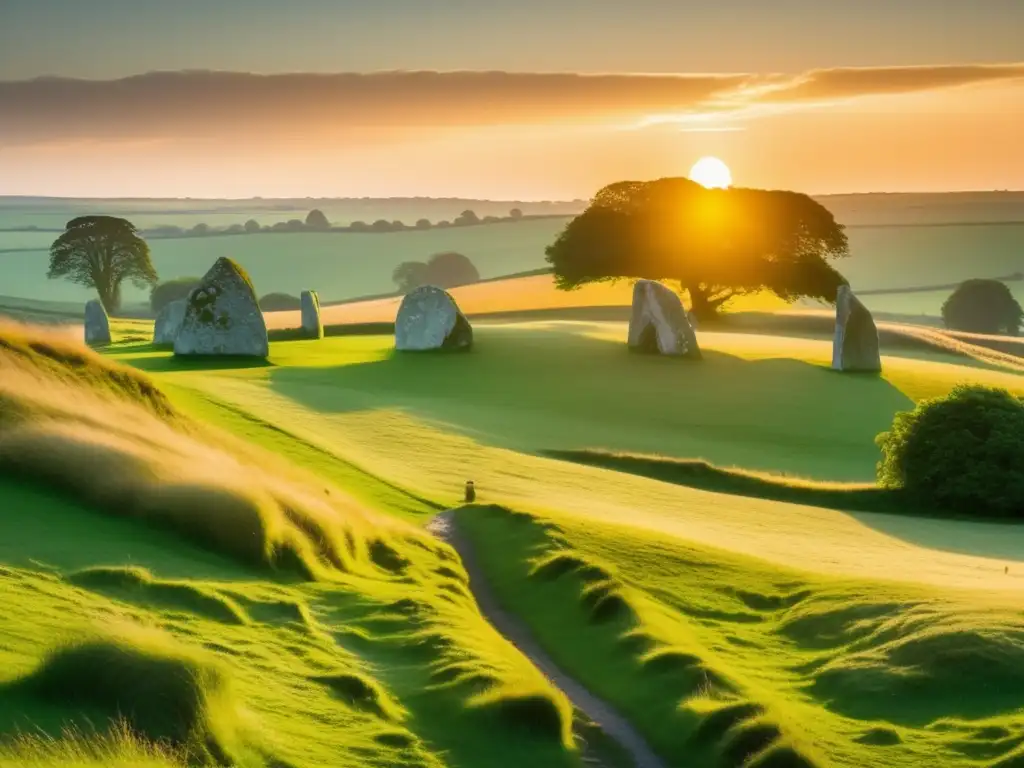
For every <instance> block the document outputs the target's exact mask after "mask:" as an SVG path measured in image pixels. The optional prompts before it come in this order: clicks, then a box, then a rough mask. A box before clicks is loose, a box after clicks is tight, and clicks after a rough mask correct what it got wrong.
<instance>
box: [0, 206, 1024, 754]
mask: <svg viewBox="0 0 1024 768" xmlns="http://www.w3.org/2000/svg"><path fill="white" fill-rule="evenodd" d="M303 204H304V205H305V203H303ZM125 205H126V206H128V208H126V210H129V208H130V209H131V210H132V211H135V213H136V214H137V215H138V216H139V218H140V220H143V219H144V221H143V222H142V223H144V224H150V225H151V224H154V223H160V222H161V221H164V219H162V218H161V217H165V216H176V217H177V218H176V219H175V221H174V222H173V223H175V224H181V223H182V222H183V218H182V217H186V218H187V216H190V215H193V214H194V215H196V216H197V217H201V218H200V219H199V220H202V221H206V222H208V223H215V221H216V219H212V218H210V216H211V215H214V216H223V217H233V216H235V215H236V214H238V213H240V212H241V208H239V207H237V206H235V205H226V206H225V210H222V211H216V212H212V211H210V210H207V209H203V208H202V207H201V206H197V207H195V208H194V209H190V208H188V206H187V205H186V201H180V205H178V204H176V205H175V206H171V207H169V208H167V209H166V210H157V209H153V210H146V209H145V206H144V205H143V204H142V203H138V204H136V203H132V204H131V205H137V206H139V207H136V208H131V205H129V204H128V203H125ZM238 205H241V204H240V203H239V204H238ZM850 205H852V203H850ZM346 210H347V209H346ZM851 210H852V209H851ZM42 213H43V212H40V211H37V212H36V214H38V215H39V216H42ZM480 213H481V214H483V213H485V211H483V210H481V211H480ZM52 214H53V211H50V212H49V213H48V214H47V215H52ZM277 214H280V215H282V216H285V218H294V215H293V214H292V212H290V211H286V210H284V209H280V210H276V213H275V214H274V215H277ZM4 215H6V214H4ZM253 215H255V213H253ZM331 215H333V216H335V217H337V216H341V215H342V212H341V211H340V209H339V211H334V212H333V213H332V214H331ZM865 215H866V214H865ZM396 217H397V216H396ZM259 218H260V219H261V221H262V222H263V223H272V219H271V217H270V214H269V213H268V215H267V216H266V217H263V216H260V217H259ZM354 218H372V217H370V216H366V217H358V216H354ZM39 220H40V221H42V219H41V218H40V219H39ZM225 221H226V218H225ZM858 221H859V223H862V224H863V223H864V222H863V221H860V220H858ZM0 223H2V219H0ZM168 223H170V222H168ZM231 223H237V222H235V221H232V222H231ZM887 223H889V224H891V223H893V222H891V221H890V222H887ZM896 223H899V222H896ZM932 223H935V222H932ZM940 223H941V222H940ZM563 225H564V220H558V219H543V220H541V219H536V220H526V221H522V222H518V223H507V224H493V225H483V226H476V227H466V228H458V229H450V230H433V231H421V232H405V233H391V234H375V235H358V234H348V233H333V234H312V233H304V234H302V233H300V234H296V233H290V234H267V235H254V236H239V237H220V238H193V239H178V240H156V239H154V241H153V242H152V248H153V254H154V261H155V263H156V266H157V269H158V270H159V272H160V274H161V276H162V277H164V278H169V277H175V276H183V275H199V274H202V273H204V272H205V271H206V270H207V269H208V268H209V266H210V265H211V264H212V263H213V261H214V260H215V259H216V258H217V257H219V256H233V257H235V258H237V259H238V261H239V262H240V263H241V264H242V265H243V267H245V268H246V270H247V271H248V272H249V273H250V275H251V277H252V279H253V281H254V283H255V285H256V287H257V291H258V293H259V294H260V295H263V294H266V293H270V292H285V293H292V294H295V295H297V294H298V293H299V292H300V291H301V290H304V289H307V288H312V289H316V290H318V291H319V293H320V296H321V299H322V301H323V302H324V306H323V308H322V321H323V324H324V325H325V326H327V331H328V333H327V337H326V338H325V339H322V340H317V341H286V340H285V339H287V338H289V337H290V336H291V335H294V334H291V333H289V331H291V330H293V329H295V328H296V327H297V326H298V325H299V313H297V312H274V313H268V314H266V316H265V317H266V320H267V324H268V327H269V328H270V330H271V344H270V355H269V359H267V360H262V359H260V360H249V361H245V360H240V359H238V358H200V359H194V358H193V359H181V358H176V357H175V356H174V355H173V354H172V353H171V352H170V351H168V350H166V349H156V348H154V347H153V346H152V344H151V339H152V334H153V321H152V320H146V319H131V318H126V317H116V318H114V320H113V322H112V336H113V343H112V344H111V345H110V346H108V347H105V348H103V349H102V350H99V351H90V350H86V349H85V348H84V347H82V346H81V344H80V340H81V337H82V327H81V325H79V324H78V323H79V318H80V316H81V302H83V301H84V300H85V299H86V298H90V296H89V293H88V291H85V290H84V289H79V288H77V287H75V286H72V285H70V284H67V283H61V282H54V281H48V280H47V279H46V277H45V273H46V259H47V254H46V251H45V249H46V247H47V246H48V239H49V238H51V237H52V234H48V233H39V232H36V233H31V232H0V297H2V298H0V313H4V314H10V315H12V316H14V317H16V318H22V319H31V320H35V321H38V322H43V321H53V322H60V321H62V322H65V323H66V324H64V325H55V326H51V327H50V328H49V330H42V329H41V328H39V327H33V326H29V325H15V324H13V323H10V324H5V325H0V509H2V510H3V514H0V599H2V603H3V607H4V617H5V621H4V622H0V768H30V767H31V768H36V767H37V766H38V767H39V768H43V767H44V766H45V767H46V768H51V767H54V768H57V767H59V768H101V767H102V768H110V767H111V766H123V767H124V768H129V767H131V768H136V767H139V766H141V767H143V768H148V767H149V766H153V767H154V768H156V767H159V768H193V767H196V766H211V767H212V766H215V765H225V766H226V765H231V766H238V767H239V768H319V766H344V767H346V768H365V767H368V766H375V767H379V768H386V767H392V766H403V768H404V767H405V766H409V767H410V768H475V767H476V766H483V765H486V766H494V767H495V768H518V766H525V765H538V766H543V767H544V768H584V767H585V766H586V767H587V768H592V767H594V766H597V767H598V768H627V766H628V765H629V764H630V762H629V759H628V756H626V757H624V754H623V749H626V751H630V750H635V743H636V742H635V740H634V739H633V738H632V736H633V735H636V738H637V739H641V740H642V741H643V742H644V744H645V746H646V747H649V748H650V749H651V750H653V752H654V753H656V755H657V760H656V762H655V763H653V765H655V766H660V765H664V766H666V767H672V768H674V767H675V766H685V767H687V768H689V767H690V766H701V767H704V766H706V767H707V768H830V767H832V766H837V767H838V768H862V767H863V766H873V765H878V766H894V767H897V768H902V767H903V766H906V768H914V767H916V766H919V765H936V766H951V767H952V768H1014V767H1015V766H1020V765H1024V715H1022V714H1021V712H1022V711H1024V710H1022V706H1024V699H1022V696H1021V693H1020V690H1021V688H1020V683H1021V676H1020V672H1019V670H1020V669H1021V668H1022V667H1021V665H1022V662H1024V644H1022V641H1021V635H1020V631H1019V627H1018V625H1019V623H1020V622H1019V613H1020V610H1019V603H1020V599H1021V595H1022V594H1024V527H1021V526H1020V525H1019V524H1016V523H1013V522H1001V523H996V522H991V521H987V520H984V519H981V518H979V517H977V516H975V515H973V514H972V512H971V511H970V510H961V511H960V512H959V513H956V514H954V513H951V512H950V511H949V510H944V509H943V510H940V509H935V508H931V507H929V506H927V505H924V504H918V503H914V504H911V503H910V502H909V501H908V500H907V496H906V495H905V494H903V493H902V492H901V491H900V490H894V489H891V488H882V487H880V486H879V485H877V484H876V482H875V478H876V472H877V463H878V461H879V458H880V450H879V447H878V446H877V445H876V436H877V435H878V434H879V433H881V432H884V431H886V430H888V429H889V428H890V426H891V425H892V423H893V419H894V417H895V416H896V414H898V413H900V412H903V411H907V410H909V409H912V408H913V407H914V406H915V404H916V403H918V402H920V401H922V400H925V399H928V398H932V397H940V396H944V395H946V394H948V393H949V392H950V391H951V390H952V389H953V388H954V387H955V386H956V385H958V384H961V383H965V382H967V383H976V384H984V385H989V386H994V387H1000V388H1005V389H1007V390H1009V391H1011V392H1012V393H1014V394H1017V395H1021V396H1024V362H1022V358H1021V355H1020V353H1021V348H1020V347H1019V345H1017V344H1016V343H1015V341H1014V340H1013V339H1010V338H1008V337H1007V338H999V339H994V338H988V337H985V338H982V337H975V338H967V337H966V336H965V335H962V334H961V335H956V334H947V333H944V332H942V331H940V330H937V329H934V328H925V327H921V326H909V325H906V324H904V321H905V320H906V318H907V317H913V316H915V315H918V316H922V317H928V318H931V319H929V320H928V322H934V317H935V315H937V314H938V308H939V306H941V302H942V301H944V300H945V296H946V295H948V292H947V291H945V290H941V291H929V292H905V293H888V294H879V295H872V294H871V293H870V292H869V293H868V294H867V295H865V296H864V300H865V303H866V304H867V306H868V307H869V308H871V309H872V310H873V311H874V312H875V313H876V316H877V317H878V320H879V328H880V331H881V333H880V339H881V345H882V349H881V352H882V362H883V371H882V373H881V375H877V376H876V375H860V374H840V373H837V372H835V371H832V370H831V368H830V363H831V358H832V343H831V333H832V324H833V322H834V321H833V314H832V312H833V311H832V309H831V308H828V307H826V308H822V307H820V306H812V305H811V304H810V303H806V304H796V305H787V304H785V303H784V302H782V301H780V300H779V299H777V298H775V297H773V296H767V295H762V294H757V295H750V296H743V297H740V298H737V299H736V300H734V301H733V302H731V303H730V304H729V306H728V307H727V310H728V314H727V316H726V317H725V318H723V319H721V320H720V321H719V322H709V323H704V324H703V325H702V327H699V328H698V330H697V334H698V339H699V343H700V347H701V350H702V354H703V359H702V360H701V361H699V362H694V361H690V360H680V359H671V358H664V357H658V356H646V355H636V354H632V353H630V352H629V351H628V349H627V347H626V344H625V340H626V336H627V325H626V323H625V322H623V321H622V319H623V318H624V317H625V316H626V313H627V312H628V308H629V305H630V302H631V298H632V285H631V284H630V283H629V282H628V281H621V282H619V283H605V284H599V285H589V286H585V287H583V288H580V289H578V290H575V291H568V292H564V291H558V290H556V288H555V286H554V282H553V279H552V276H551V275H548V274H533V275H528V276H522V277H517V278H513V279H504V280H502V279H499V280H489V281H485V282H481V283H476V284H473V285H466V286H462V287H457V288H454V289H452V291H451V293H452V295H453V296H454V297H455V299H456V301H457V302H458V304H459V306H460V308H461V310H462V311H463V312H464V313H465V314H466V315H468V316H469V317H470V319H471V321H472V323H473V326H474V334H473V335H474V345H473V348H472V350H471V351H470V352H468V353H466V354H458V355H450V354H436V355H435V354H399V353H396V352H395V350H394V338H393V336H392V335H390V334H389V333H388V332H387V331H388V324H390V323H392V322H393V321H394V319H395V314H396V312H397V309H398V304H399V299H397V298H383V299H372V298H371V299H369V300H358V301H351V302H347V303H337V304H334V305H330V303H329V302H331V301H332V300H343V299H351V298H358V297H360V296H371V297H372V296H373V295H379V294H386V293H388V292H390V291H391V290H392V289H393V287H394V286H393V285H392V284H391V281H390V280H391V271H392V270H393V268H394V267H395V266H396V265H397V264H398V263H400V262H402V261H406V260H411V259H416V260H421V259H425V258H426V257H428V256H430V255H431V254H432V253H436V252H438V251H444V250H454V251H459V252H461V253H464V254H465V255H467V256H469V257H470V258H471V259H472V260H473V262H474V263H475V264H476V266H477V268H478V269H479V271H480V273H481V275H482V276H483V277H484V278H494V277H500V276H502V275H507V274H511V273H516V272H524V271H528V270H536V269H538V268H540V267H543V266H544V260H543V253H544V247H545V246H546V245H547V244H548V243H550V241H551V240H552V239H553V238H554V236H555V234H557V232H558V231H559V229H560V228H561V227H562V226H563ZM58 226H59V225H58ZM849 235H850V240H851V247H852V250H853V254H854V255H853V256H852V257H851V258H850V259H848V260H847V261H845V262H844V263H842V264H840V265H839V267H840V269H841V270H842V271H843V273H844V274H846V275H847V276H848V277H849V278H850V279H851V281H852V283H853V285H854V287H855V288H859V289H862V290H867V291H870V290H871V289H879V288H881V289H885V288H890V289H891V288H900V287H908V288H909V287H914V286H920V285H937V284H942V283H945V282H956V281H958V280H961V279H964V278H967V277H976V276H982V277H986V276H992V277H995V276H1007V275H1010V274H1012V273H1013V272H1015V271H1019V270H1020V268H1021V264H1020V263H1018V262H1019V255H1020V254H1021V253H1024V225H1020V224H991V225H984V224H977V223H975V224H972V225H967V224H955V225H949V226H929V227H905V226H895V227H894V226H878V227H859V226H858V227H854V228H851V229H850V231H849ZM8 237H9V240H5V239H4V238H8ZM26 248H27V249H30V250H29V251H24V252H22V251H20V250H15V249H26ZM968 249H973V250H972V251H971V252H972V254H974V256H972V257H971V258H967V257H965V255H964V254H965V252H966V251H967V250H968ZM1011 285H1015V286H1019V285H1020V284H1019V283H1011ZM125 296H126V299H127V300H128V301H129V302H134V303H135V306H136V308H138V306H139V305H140V303H142V302H144V301H145V298H146V294H145V291H142V290H138V289H134V288H131V289H127V288H126V293H125ZM68 321H70V322H68ZM347 326H354V327H347ZM360 326H361V327H360ZM467 481H473V482H474V484H475V488H476V494H477V496H476V503H472V504H466V503H465V501H464V493H465V488H466V483H467ZM439 521H440V523H441V525H439ZM446 525H447V526H450V527H448V528H445V526H446ZM445 531H447V532H448V533H445ZM453 531H454V533H452V532H453ZM445 535H447V536H448V537H449V538H447V539H445V538H442V536H445ZM492 598H493V599H492ZM495 607H496V608H495ZM495 609H497V610H498V611H502V612H504V616H505V618H506V620H507V621H509V622H511V626H512V627H513V630H514V631H512V632H509V631H508V629H507V626H508V625H505V624H502V623H501V622H494V623H492V622H491V621H488V619H487V618H486V616H491V617H493V611H494V610H495ZM503 627H504V628H503ZM527 636H528V637H530V638H532V639H533V640H534V641H536V643H537V644H538V645H539V646H540V647H541V648H542V649H543V651H544V652H545V653H547V654H548V655H549V656H550V657H551V658H552V659H553V660H554V662H555V663H556V664H557V665H558V667H559V668H560V670H561V671H560V673H559V674H558V675H552V674H551V673H550V671H548V670H546V666H545V662H543V661H541V660H539V659H538V657H537V655H536V653H534V652H532V651H531V650H530V647H531V646H530V645H529V644H524V643H523V642H522V638H523V637H527ZM517 638H518V639H517ZM580 686H582V687H583V688H585V689H586V691H585V692H584V693H585V694H586V696H584V697H583V698H581V695H580ZM586 692H589V693H586ZM591 694H592V695H595V696H597V697H600V699H601V701H600V702H598V704H599V705H600V706H602V707H603V706H607V707H611V708H613V709H614V710H615V711H616V712H617V713H618V714H619V715H621V717H622V718H623V719H622V721H621V723H625V726H624V727H625V729H626V730H625V736H626V737H625V738H624V737H623V730H622V728H623V726H622V725H621V723H620V724H619V725H616V724H615V723H614V722H613V723H612V726H611V727H609V726H607V721H606V727H605V732H604V733H603V734H602V733H601V732H600V730H599V729H596V728H595V726H594V724H593V723H592V722H591V721H590V720H589V718H588V716H587V715H586V714H585V712H584V710H585V709H587V708H588V706H589V707H590V708H591V709H593V702H592V701H591V700H590V699H591ZM598 711H600V710H598ZM615 740H617V741H618V742H619V745H618V746H615V745H614V744H613V743H612V742H613V741H615ZM630 744H632V745H633V746H629V745H630ZM633 754H634V755H635V754H637V752H635V751H633Z"/></svg>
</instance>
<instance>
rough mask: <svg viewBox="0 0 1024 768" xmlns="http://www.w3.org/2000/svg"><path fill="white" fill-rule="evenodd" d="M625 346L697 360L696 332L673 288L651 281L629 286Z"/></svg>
mask: <svg viewBox="0 0 1024 768" xmlns="http://www.w3.org/2000/svg"><path fill="white" fill-rule="evenodd" d="M629 348H630V349H631V350H634V351H636V352H646V353H652V354H661V355H671V356H674V357H687V358H691V359H693V360H699V359H701V357H702V356H701V352H700V346H699V345H698V344H697V334H696V333H694V331H693V326H691V325H690V321H689V320H688V319H687V316H686V310H685V309H683V302H682V301H680V299H679V296H677V295H676V293H675V292H674V291H672V290H671V289H669V288H667V287H666V286H664V285H662V284H661V283H659V282H656V281H654V280H637V281H636V285H634V286H633V312H632V314H631V315H630V318H629Z"/></svg>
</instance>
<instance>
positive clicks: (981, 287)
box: [942, 280, 1024, 336]
mask: <svg viewBox="0 0 1024 768" xmlns="http://www.w3.org/2000/svg"><path fill="white" fill-rule="evenodd" d="M942 321H943V322H944V323H945V324H946V327H947V328H951V329H953V330H957V331H968V332H970V333H987V334H1003V333H1005V334H1009V335H1011V336H1016V335H1017V334H1018V333H1020V326H1021V323H1022V322H1024V309H1021V306H1020V304H1019V303H1018V302H1017V300H1016V299H1015V298H1014V297H1013V293H1011V291H1010V289H1009V288H1008V287H1007V286H1006V283H1002V282H1000V281H999V280H967V281H965V282H963V283H961V284H960V286H959V287H958V288H957V289H956V290H955V291H953V293H952V294H951V295H950V297H949V298H948V299H946V301H945V303H944V304H943V305H942Z"/></svg>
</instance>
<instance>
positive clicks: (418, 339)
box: [395, 285, 473, 352]
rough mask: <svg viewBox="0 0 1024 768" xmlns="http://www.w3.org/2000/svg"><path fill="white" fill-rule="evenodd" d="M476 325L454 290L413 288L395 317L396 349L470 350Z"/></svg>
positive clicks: (429, 286) (403, 300)
mask: <svg viewBox="0 0 1024 768" xmlns="http://www.w3.org/2000/svg"><path fill="white" fill-rule="evenodd" d="M472 345H473V328H472V327H471V326H470V324H469V321H468V320H467V319H466V317H465V315H463V314H462V312H461V311H460V310H459V305H458V304H456V303H455V299H454V298H453V297H452V295H451V294H450V293H448V292H447V291H445V290H442V289H441V288H437V287H435V286H433V285H424V286H421V287H419V288H417V289H416V290H414V291H410V292H409V293H407V294H406V295H405V298H404V299H402V304H401V305H400V306H399V307H398V315H397V316H396V318H395V349H398V350H403V351H417V352H422V351H426V350H431V349H447V350H468V349H469V348H470V347H472Z"/></svg>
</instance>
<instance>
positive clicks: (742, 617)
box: [457, 508, 1024, 768]
mask: <svg viewBox="0 0 1024 768" xmlns="http://www.w3.org/2000/svg"><path fill="white" fill-rule="evenodd" d="M457 519H458V521H459V524H460V525H461V526H462V527H463V528H464V529H465V530H467V531H468V532H469V534H470V535H471V537H472V539H473V542H474V545H475V547H476V549H477V551H478V553H479V554H480V556H481V561H482V562H483V563H484V564H485V566H484V567H485V569H486V571H487V573H488V580H489V582H490V583H491V585H492V586H493V588H495V589H496V590H497V591H498V592H499V594H500V597H501V599H502V601H503V603H504V604H505V605H506V606H507V607H508V608H509V609H511V610H514V611H515V612H516V613H517V614H519V615H521V616H524V617H526V618H527V620H528V622H529V624H530V627H531V629H532V630H533V632H534V634H535V635H536V636H537V637H538V638H539V639H540V640H541V641H542V642H543V643H544V645H545V646H546V647H547V648H548V649H549V650H550V652H551V653H552V654H554V655H556V657H557V661H558V663H559V664H560V665H561V666H563V667H564V668H565V669H568V670H571V671H572V672H574V673H575V674H576V676H577V677H578V678H580V679H583V680H586V681H587V683H588V685H590V686H591V687H592V688H593V690H595V691H596V692H597V693H598V694H599V695H601V696H603V697H605V698H606V699H607V700H609V701H612V702H614V703H615V704H616V705H618V706H619V707H620V709H621V710H622V711H624V712H627V713H629V715H630V716H631V717H632V719H633V721H634V722H635V723H636V724H637V725H638V727H640V728H641V730H642V731H643V732H644V734H645V735H646V736H647V738H648V739H649V741H650V742H651V744H652V745H653V746H654V747H655V748H656V749H657V750H658V751H659V752H660V753H661V754H663V755H664V756H665V757H666V758H667V759H668V760H669V761H670V763H671V764H673V765H704V766H726V765H729V766H734V765H743V766H751V767H753V766H784V767H785V768H811V767H812V766H848V767H849V768H860V767H861V766H867V765H885V766H908V767H909V766H919V765H942V766H964V767H966V766H977V765H987V766H1016V765H1019V764H1020V763H1019V761H1020V760H1021V757H1022V755H1024V750H1022V749H1021V747H1020V745H1021V743H1022V741H1024V739H1022V729H1024V715H1022V714H1021V712H1020V710H1019V707H1020V703H1021V698H1020V693H1019V685H1020V680H1019V675H1020V669H1021V666H1020V665H1021V661H1022V654H1024V645H1022V644H1021V641H1020V630H1019V626H1018V625H1019V604H1018V601H1017V598H1016V596H1013V597H1011V596H1009V595H1006V594H1005V593H1001V594H1000V593H994V592H991V591H969V590H936V589H931V588H928V587H925V586H921V585H918V584H899V583H893V582H887V581H880V580H873V581H865V580H861V579H854V578H848V577H846V578H830V577H823V576H821V575H818V574H813V573H811V572H808V571H805V570H795V569H793V568H786V567H771V566H768V565H767V564H765V563H764V562H763V561H760V560H757V559H753V558H742V557H737V556H736V555H735V554H733V553H730V552H728V551H724V550H715V549H710V548H707V547H700V546H693V545H691V544H687V543H683V542H680V541H675V542H671V543H670V542H667V541H666V540H665V538H664V537H663V536H661V535H658V534H656V533H652V532H650V531H644V530H641V529H639V528H638V527H636V526H630V525H625V524H618V525H612V524H601V523H596V522H594V521H590V520H588V521H584V520H582V519H580V518H570V517H565V516H558V515H550V516H544V517H543V518H540V519H531V518H530V517H528V516H522V515H514V514H511V513H509V512H507V511H503V510H501V509H491V508H466V509H463V510H461V511H460V513H459V515H458V518H457ZM909 565H910V564H909V563H907V562H906V561H902V562H899V563H898V564H897V563H893V567H894V569H895V568H899V567H908V566H909ZM1006 578H1010V577H1006Z"/></svg>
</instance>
